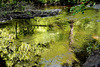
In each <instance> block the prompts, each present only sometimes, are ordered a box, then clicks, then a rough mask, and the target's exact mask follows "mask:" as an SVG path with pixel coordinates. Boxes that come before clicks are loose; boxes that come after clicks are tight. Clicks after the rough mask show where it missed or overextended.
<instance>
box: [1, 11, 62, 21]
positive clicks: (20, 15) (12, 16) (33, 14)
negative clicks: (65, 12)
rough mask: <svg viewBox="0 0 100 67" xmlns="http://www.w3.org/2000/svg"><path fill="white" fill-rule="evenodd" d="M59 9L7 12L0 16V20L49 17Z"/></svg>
mask: <svg viewBox="0 0 100 67" xmlns="http://www.w3.org/2000/svg"><path fill="white" fill-rule="evenodd" d="M59 12H61V9H53V10H46V11H45V10H28V11H24V12H9V13H7V14H6V15H1V16H0V22H5V21H7V20H12V19H30V18H34V17H49V16H55V15H58V14H59Z"/></svg>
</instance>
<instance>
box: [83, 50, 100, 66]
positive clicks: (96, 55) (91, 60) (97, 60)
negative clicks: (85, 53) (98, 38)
mask: <svg viewBox="0 0 100 67" xmlns="http://www.w3.org/2000/svg"><path fill="white" fill-rule="evenodd" d="M83 67H100V50H96V51H94V52H93V53H92V54H91V55H90V56H89V57H88V58H87V60H86V62H85V63H84V65H83Z"/></svg>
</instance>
